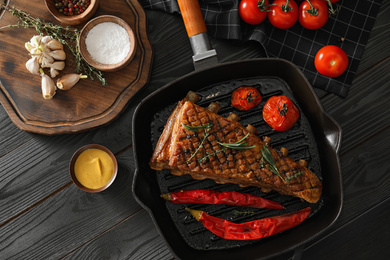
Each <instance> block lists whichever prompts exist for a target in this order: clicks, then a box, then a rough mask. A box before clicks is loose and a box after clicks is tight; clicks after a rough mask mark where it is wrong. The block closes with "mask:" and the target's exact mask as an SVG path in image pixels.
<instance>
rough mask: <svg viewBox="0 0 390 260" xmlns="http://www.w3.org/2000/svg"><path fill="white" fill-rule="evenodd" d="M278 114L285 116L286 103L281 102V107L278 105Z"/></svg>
mask: <svg viewBox="0 0 390 260" xmlns="http://www.w3.org/2000/svg"><path fill="white" fill-rule="evenodd" d="M278 110H279V114H280V115H282V116H284V117H286V118H287V110H288V105H287V104H286V103H284V104H283V107H282V109H280V107H279V106H278Z"/></svg>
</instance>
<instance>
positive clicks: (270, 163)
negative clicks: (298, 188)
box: [261, 145, 286, 182]
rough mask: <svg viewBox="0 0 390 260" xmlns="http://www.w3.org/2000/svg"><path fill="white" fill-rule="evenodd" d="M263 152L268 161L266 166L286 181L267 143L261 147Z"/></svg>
mask: <svg viewBox="0 0 390 260" xmlns="http://www.w3.org/2000/svg"><path fill="white" fill-rule="evenodd" d="M261 154H262V155H263V158H264V160H265V161H266V162H267V163H268V164H267V165H266V166H267V168H268V169H269V170H270V171H271V172H273V173H274V174H275V175H277V176H278V177H279V178H280V179H282V181H284V182H286V180H285V179H283V177H282V176H281V175H280V173H279V170H278V168H277V167H276V164H275V161H274V158H273V157H272V154H271V151H270V150H269V149H268V147H267V145H263V148H262V149H261Z"/></svg>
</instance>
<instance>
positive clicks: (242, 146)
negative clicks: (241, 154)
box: [218, 133, 256, 150]
mask: <svg viewBox="0 0 390 260" xmlns="http://www.w3.org/2000/svg"><path fill="white" fill-rule="evenodd" d="M248 136H249V133H247V134H246V135H245V136H244V137H243V138H241V139H240V140H238V141H237V142H235V143H220V142H218V144H219V145H222V146H224V147H226V148H230V149H237V150H245V149H251V148H255V147H256V145H251V146H247V145H248V144H247V142H245V141H244V140H245V139H246V138H247V137H248Z"/></svg>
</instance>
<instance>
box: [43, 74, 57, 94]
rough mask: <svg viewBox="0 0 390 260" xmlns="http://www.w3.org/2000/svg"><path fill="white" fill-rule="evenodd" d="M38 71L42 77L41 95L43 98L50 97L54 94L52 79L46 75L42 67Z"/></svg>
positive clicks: (54, 87) (54, 88)
mask: <svg viewBox="0 0 390 260" xmlns="http://www.w3.org/2000/svg"><path fill="white" fill-rule="evenodd" d="M40 72H41V77H42V80H41V89H42V96H43V98H44V99H51V98H52V97H53V96H54V95H55V94H56V86H55V85H54V81H53V80H52V79H51V78H50V77H49V76H47V75H46V74H45V73H44V72H43V70H42V69H41V70H40Z"/></svg>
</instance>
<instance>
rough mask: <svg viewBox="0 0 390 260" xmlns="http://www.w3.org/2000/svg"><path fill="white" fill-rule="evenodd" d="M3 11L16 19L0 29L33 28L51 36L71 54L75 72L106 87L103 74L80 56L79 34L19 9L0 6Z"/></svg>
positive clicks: (75, 30) (39, 32) (74, 30)
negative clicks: (15, 21) (15, 22)
mask: <svg viewBox="0 0 390 260" xmlns="http://www.w3.org/2000/svg"><path fill="white" fill-rule="evenodd" d="M2 9H5V10H7V11H9V12H10V13H11V14H12V16H15V17H17V18H18V21H17V24H16V25H8V26H4V27H1V28H0V29H4V28H14V27H17V28H20V27H23V28H31V27H33V28H35V30H36V31H37V33H38V34H46V35H50V36H52V37H53V38H54V39H56V40H58V41H60V42H61V43H62V44H64V45H66V46H67V47H68V49H69V51H70V52H71V53H72V55H73V57H74V60H75V63H76V72H78V73H80V72H81V73H83V74H86V75H88V77H89V78H90V79H92V80H94V79H95V78H97V79H98V80H99V81H100V82H101V83H102V85H103V86H104V85H107V82H106V79H105V78H104V76H103V73H102V72H101V71H100V70H98V69H96V68H94V67H92V66H91V65H89V64H88V63H87V62H86V61H85V60H84V59H83V58H82V57H81V54H80V51H79V49H78V46H77V42H78V39H79V37H80V32H79V31H78V30H77V28H75V29H71V28H70V27H69V26H67V27H66V28H64V27H62V26H60V25H55V24H53V23H51V22H46V21H44V20H41V19H40V18H38V17H32V16H31V15H30V14H29V13H27V12H25V11H22V10H20V9H17V8H15V7H8V6H6V5H4V4H1V5H0V10H2Z"/></svg>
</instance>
